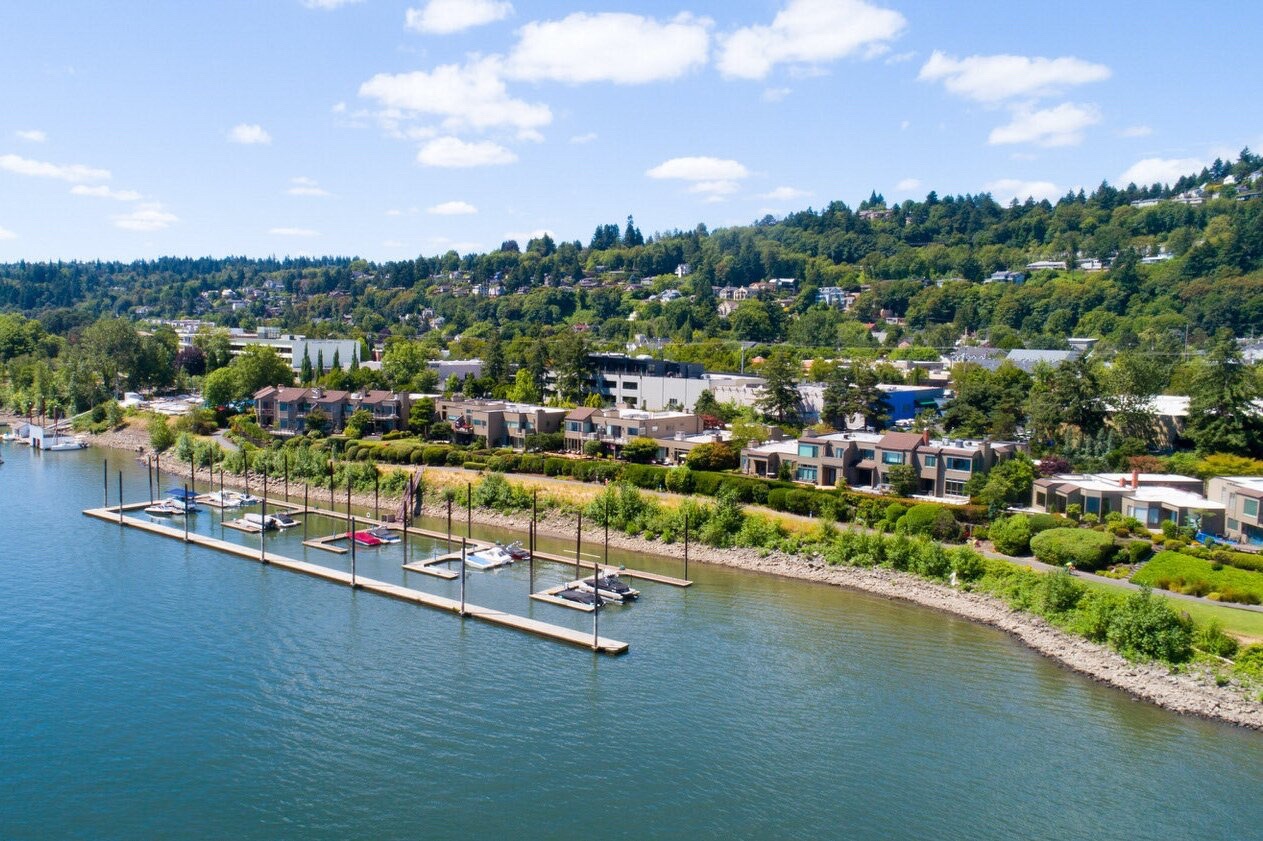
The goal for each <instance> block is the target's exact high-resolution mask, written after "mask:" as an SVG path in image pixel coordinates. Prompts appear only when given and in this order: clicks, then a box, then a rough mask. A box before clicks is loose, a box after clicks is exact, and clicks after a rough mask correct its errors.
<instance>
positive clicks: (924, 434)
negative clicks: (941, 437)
mask: <svg viewBox="0 0 1263 841" xmlns="http://www.w3.org/2000/svg"><path fill="white" fill-rule="evenodd" d="M929 443H930V430H928V429H923V430H921V446H922V447H924V446H926V445H927V444H929Z"/></svg>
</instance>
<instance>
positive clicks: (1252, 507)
mask: <svg viewBox="0 0 1263 841" xmlns="http://www.w3.org/2000/svg"><path fill="white" fill-rule="evenodd" d="M1241 513H1242V514H1243V515H1244V516H1246V517H1257V516H1259V501H1258V500H1257V499H1243V500H1241Z"/></svg>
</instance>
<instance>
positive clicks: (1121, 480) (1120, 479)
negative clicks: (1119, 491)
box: [1118, 476, 1127, 488]
mask: <svg viewBox="0 0 1263 841" xmlns="http://www.w3.org/2000/svg"><path fill="white" fill-rule="evenodd" d="M1118 486H1119V487H1120V488H1125V487H1127V477H1125V476H1119V477H1118Z"/></svg>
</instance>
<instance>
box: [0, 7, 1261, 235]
mask: <svg viewBox="0 0 1263 841" xmlns="http://www.w3.org/2000/svg"><path fill="white" fill-rule="evenodd" d="M1259 31H1263V5H1260V4H1246V3H1236V2H1224V3H1215V2H1210V0H1205V2H1198V3H1187V2H1161V0H1150V1H1149V2H1110V0H1094V2H1080V0H1063V2H1060V3H1055V4H1054V3H1043V2H1038V3H1036V2H1016V3H1015V2H1013V1H1012V0H1008V2H996V1H994V0H971V2H968V3H954V2H920V1H919V0H918V1H916V2H914V0H753V1H752V2H716V1H715V0H693V1H692V2H689V1H688V0H682V2H657V0H654V2H637V3H605V2H594V3H589V4H581V3H576V2H526V0H513V2H507V0H398V1H397V2H396V1H395V0H216V2H173V1H172V2H154V0H144V1H143V2H141V1H140V0H112V1H111V2H109V3H101V2H99V0H94V1H93V2H79V0H59V2H56V3H47V2H36V0H14V2H10V3H7V4H5V8H4V10H3V11H0V32H3V34H4V39H3V43H4V49H3V50H0V101H2V102H3V103H4V107H3V109H0V260H16V259H93V258H104V259H132V258H137V257H155V256H160V255H181V256H183V255H193V256H200V255H213V256H224V255H233V254H245V255H249V256H265V255H269V254H276V255H285V254H340V255H359V256H364V257H369V258H373V259H400V258H406V257H414V256H416V255H418V254H425V255H431V254H437V253H442V252H444V251H446V250H448V249H449V248H455V249H457V250H458V251H461V252H462V253H463V252H467V251H470V250H487V249H491V248H494V247H496V246H497V245H498V244H499V243H500V242H501V241H502V240H504V239H507V238H510V237H513V238H517V239H519V240H521V241H522V244H523V245H525V239H526V238H527V237H529V236H530V235H531V234H532V233H536V232H539V231H544V230H546V231H549V232H550V233H552V234H553V236H554V237H557V238H561V239H580V240H583V241H584V242H585V243H586V242H587V240H588V238H589V237H590V236H591V234H592V230H593V228H594V227H595V226H596V225H597V224H598V223H606V222H617V223H619V224H621V223H622V222H623V220H624V219H625V217H626V216H627V215H628V214H629V213H630V214H634V215H635V218H636V222H637V224H638V226H639V227H640V228H641V229H642V231H644V232H645V233H646V234H648V233H651V232H654V231H663V230H670V229H673V228H692V227H693V226H694V225H696V224H697V223H698V222H705V223H706V224H707V225H709V226H711V227H717V226H722V225H731V224H744V223H748V222H750V221H752V220H754V219H756V218H759V217H761V216H762V215H764V214H766V213H772V214H777V215H779V214H783V213H785V212H787V211H791V210H797V209H801V208H804V207H808V206H813V207H821V206H823V205H825V204H827V203H828V202H829V201H832V200H835V199H840V200H843V201H846V202H848V203H850V204H852V205H854V204H856V203H858V202H859V201H860V200H862V199H863V198H866V197H867V196H868V194H869V191H870V190H873V189H876V190H878V191H880V192H882V193H884V194H885V196H886V197H887V198H888V199H903V198H908V197H914V198H920V197H922V196H924V194H925V193H926V192H927V191H928V190H930V189H934V190H937V191H938V192H939V193H949V192H951V193H960V192H981V191H983V190H988V191H991V192H992V193H993V194H994V195H995V196H996V197H997V198H998V199H1000V200H1002V201H1007V200H1008V199H1009V198H1012V197H1013V196H1014V195H1018V196H1022V197H1024V196H1025V195H1028V194H1034V195H1035V196H1036V197H1044V196H1046V195H1047V196H1050V197H1055V196H1056V195H1060V194H1062V193H1064V192H1065V191H1066V189H1068V188H1071V187H1078V186H1087V187H1088V188H1089V189H1090V188H1091V187H1092V186H1093V185H1095V184H1097V183H1099V182H1100V180H1101V179H1102V178H1106V179H1109V180H1110V181H1111V182H1113V183H1125V179H1126V178H1131V177H1134V178H1136V179H1138V180H1142V181H1153V180H1167V179H1173V178H1174V177H1177V176H1178V175H1179V174H1181V173H1183V172H1184V171H1186V170H1188V169H1192V168H1195V167H1197V166H1200V165H1201V164H1203V163H1207V162H1209V161H1211V160H1213V159H1214V158H1215V157H1216V156H1232V157H1235V155H1236V153H1237V151H1239V150H1240V149H1241V147H1242V146H1245V145H1250V146H1251V147H1252V148H1254V149H1256V150H1257V149H1259V148H1263V114H1260V112H1259V110H1258V108H1257V102H1256V93H1255V91H1254V90H1253V87H1254V86H1253V85H1251V84H1250V80H1251V79H1255V80H1257V79H1258V78H1263V67H1261V66H1260V65H1263V59H1260V58H1259V56H1258V52H1257V50H1255V49H1253V48H1252V47H1251V46H1249V42H1250V39H1251V37H1252V34H1253V33H1257V32H1259Z"/></svg>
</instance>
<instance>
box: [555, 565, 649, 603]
mask: <svg viewBox="0 0 1263 841" xmlns="http://www.w3.org/2000/svg"><path fill="white" fill-rule="evenodd" d="M594 579H595V584H594V583H593V580H594ZM569 586H570V587H573V588H575V589H579V590H584V591H586V592H589V593H590V592H592V590H593V589H594V588H595V590H596V592H598V593H599V594H600V595H601V598H603V599H608V600H610V601H612V602H630V601H635V600H636V599H638V598H640V591H639V590H636V589H634V588H633V587H631V586H630V585H629V584H628V583H627V582H626V581H624V580H623V579H621V578H619V577H618V573H617V572H607V573H605V574H604V575H601V576H593V577H592V578H582V579H580V580H578V581H572V582H570V584H569Z"/></svg>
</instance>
